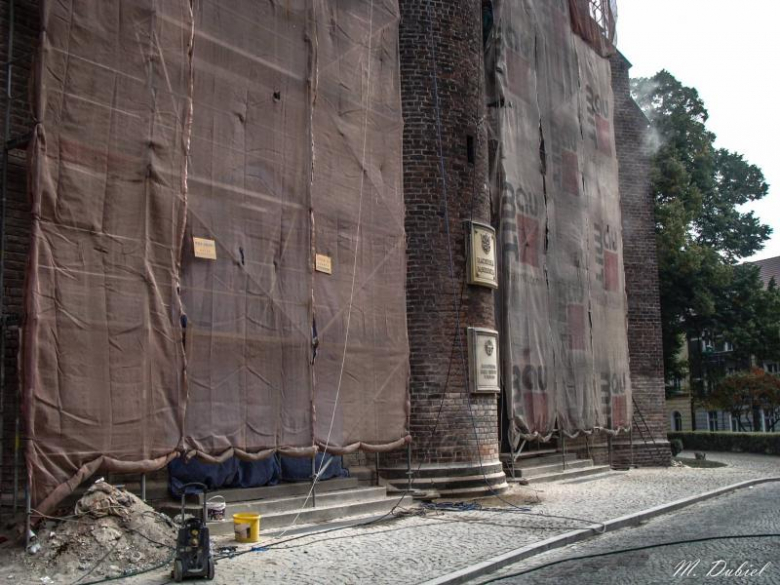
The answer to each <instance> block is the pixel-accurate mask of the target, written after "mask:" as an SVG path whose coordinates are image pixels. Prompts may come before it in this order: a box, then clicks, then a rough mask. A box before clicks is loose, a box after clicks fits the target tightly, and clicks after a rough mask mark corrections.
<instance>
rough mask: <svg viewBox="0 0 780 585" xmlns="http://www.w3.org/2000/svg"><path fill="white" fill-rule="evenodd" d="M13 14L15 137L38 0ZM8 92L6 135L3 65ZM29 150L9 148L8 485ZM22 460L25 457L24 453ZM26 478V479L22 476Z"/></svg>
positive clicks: (26, 121) (25, 108)
mask: <svg viewBox="0 0 780 585" xmlns="http://www.w3.org/2000/svg"><path fill="white" fill-rule="evenodd" d="M14 8H15V10H14V12H15V18H14V31H13V35H14V47H13V51H14V53H13V57H14V66H13V75H12V82H13V84H12V96H13V100H12V110H11V111H12V118H11V125H10V129H11V137H18V136H23V135H25V134H27V133H29V131H30V130H31V128H32V118H31V116H30V113H29V112H30V109H29V104H28V95H29V83H30V67H31V63H32V57H33V53H34V52H35V50H36V47H37V44H38V43H37V41H38V29H39V19H38V1H37V0H16V2H15V7H14ZM9 17H10V1H9V0H0V31H2V32H0V39H1V40H0V61H2V62H3V64H5V63H6V62H7V60H8V37H9V32H8V23H9ZM0 79H2V81H1V82H0V83H2V89H3V97H2V101H1V102H0V103H2V106H1V108H2V109H1V110H0V112H1V113H0V136H5V108H6V99H5V88H6V81H7V77H6V69H5V67H3V68H2V71H0ZM26 158H27V156H26V151H25V150H24V149H23V148H22V149H14V150H12V151H10V152H9V164H8V175H7V177H8V181H7V185H8V189H7V193H6V196H7V199H6V218H5V247H4V249H3V251H2V252H3V254H4V256H5V270H4V282H3V292H4V294H3V305H4V307H3V309H4V314H6V315H8V326H7V327H6V330H5V333H6V352H5V356H4V358H5V384H4V387H3V388H2V389H1V390H2V393H3V397H2V425H3V428H2V445H0V449H2V470H1V471H2V478H0V481H1V482H2V487H3V488H5V489H8V487H9V486H10V482H11V481H12V477H13V462H14V455H13V453H14V448H13V447H14V442H15V434H16V420H17V414H18V413H19V373H18V368H17V356H18V350H19V328H18V325H19V323H20V321H21V319H22V317H23V299H24V281H25V269H26V264H27V253H28V249H29V241H30V205H29V198H28V194H27V165H26ZM20 461H21V459H20ZM22 481H23V479H22Z"/></svg>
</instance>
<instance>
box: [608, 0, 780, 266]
mask: <svg viewBox="0 0 780 585" xmlns="http://www.w3.org/2000/svg"><path fill="white" fill-rule="evenodd" d="M617 45H618V49H619V50H620V51H621V52H622V53H623V54H624V55H625V56H626V58H627V59H628V60H629V61H630V62H631V64H632V65H633V67H632V68H631V76H632V77H649V76H652V75H653V74H654V73H656V72H657V71H660V70H661V69H666V70H667V71H669V72H670V73H671V74H672V75H674V76H675V77H676V78H677V79H678V80H680V81H681V82H682V83H683V84H684V85H688V86H692V87H695V88H696V89H698V90H699V95H700V97H701V98H702V100H703V101H704V104H705V106H706V107H707V110H708V111H709V114H710V118H709V120H708V122H707V127H708V128H709V129H710V130H711V131H713V132H714V133H715V134H716V135H717V140H716V142H715V145H716V146H717V147H719V148H726V149H728V150H732V151H736V152H739V153H741V154H743V155H744V156H745V158H746V159H747V161H748V162H750V163H752V164H755V165H757V166H759V167H760V168H761V169H762V170H763V171H764V176H765V178H766V181H767V183H769V194H768V195H767V196H766V197H765V198H764V199H762V200H761V201H758V202H755V203H751V204H748V205H747V206H746V208H747V209H752V210H754V211H755V212H756V214H757V215H758V216H759V218H760V219H761V221H762V222H763V223H766V224H769V225H771V226H772V228H773V234H772V238H771V239H770V240H769V241H768V242H767V243H766V246H765V248H764V249H763V250H761V251H760V252H758V253H757V254H756V255H755V256H753V257H752V258H750V260H759V259H762V258H770V257H772V256H780V148H779V147H778V145H779V144H780V1H778V0H740V1H734V0H618V39H617Z"/></svg>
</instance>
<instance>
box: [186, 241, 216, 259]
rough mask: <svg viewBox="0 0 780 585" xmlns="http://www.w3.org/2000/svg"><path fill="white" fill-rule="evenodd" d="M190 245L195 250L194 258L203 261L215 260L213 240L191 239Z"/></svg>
mask: <svg viewBox="0 0 780 585" xmlns="http://www.w3.org/2000/svg"><path fill="white" fill-rule="evenodd" d="M192 245H193V248H194V249H195V258H203V259H204V260H216V259H217V245H216V243H215V242H214V240H207V239H206V238H195V237H193V238H192Z"/></svg>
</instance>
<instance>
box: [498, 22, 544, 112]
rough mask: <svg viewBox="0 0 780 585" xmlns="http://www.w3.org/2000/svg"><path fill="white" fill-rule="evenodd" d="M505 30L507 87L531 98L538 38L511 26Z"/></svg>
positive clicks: (513, 92)
mask: <svg viewBox="0 0 780 585" xmlns="http://www.w3.org/2000/svg"><path fill="white" fill-rule="evenodd" d="M506 22H508V23H509V24H508V26H506V28H505V30H504V42H505V43H506V46H507V50H506V51H505V52H504V59H505V60H506V80H507V89H508V90H509V92H510V93H512V94H514V95H516V96H518V97H520V98H522V99H524V100H526V101H528V100H529V98H530V87H529V84H530V78H531V63H532V61H533V57H534V50H535V44H536V40H535V39H534V37H533V36H532V35H529V34H527V33H525V32H524V31H521V30H518V29H516V28H514V27H513V26H511V22H512V21H511V19H508V20H507V21H506Z"/></svg>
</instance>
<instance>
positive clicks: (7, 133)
mask: <svg viewBox="0 0 780 585" xmlns="http://www.w3.org/2000/svg"><path fill="white" fill-rule="evenodd" d="M5 4H6V14H5V18H6V22H5V25H6V60H5V62H4V63H3V66H2V69H3V75H4V79H3V81H4V83H3V98H4V100H3V102H4V103H3V152H2V163H1V164H2V166H1V167H0V197H1V200H0V358H1V359H0V520H1V519H3V518H4V517H7V516H9V515H10V516H15V515H16V514H18V513H19V512H20V511H21V506H22V494H24V500H25V501H28V498H27V494H28V489H27V479H26V478H27V475H26V473H25V472H24V469H25V464H24V449H23V443H24V441H23V437H22V425H21V386H20V384H19V377H20V373H19V368H18V366H17V368H16V376H15V377H14V379H9V376H8V362H9V361H10V360H14V359H15V356H9V355H8V353H9V349H10V348H9V341H10V340H12V339H15V340H16V344H15V346H16V348H19V347H21V328H20V324H21V316H20V314H19V313H18V312H14V311H10V310H9V307H8V305H9V298H8V297H9V295H8V294H7V291H6V287H7V285H8V283H7V280H6V270H7V268H8V267H7V257H8V249H7V243H8V238H7V236H8V234H7V231H8V225H7V224H8V196H9V181H10V179H9V173H10V172H11V167H12V161H13V162H14V163H15V170H17V171H18V169H19V167H21V168H24V167H25V161H26V147H27V144H28V143H29V141H30V136H31V132H30V131H26V132H22V133H16V132H15V131H14V130H15V129H16V128H17V127H18V126H20V124H18V123H17V122H18V116H17V115H15V114H18V112H15V108H16V107H17V106H16V103H17V102H18V101H20V100H21V101H24V102H26V97H24V96H23V94H21V92H19V90H18V88H17V87H15V85H14V71H15V68H16V67H19V66H21V69H22V70H24V69H26V68H29V62H30V59H31V55H30V54H25V53H24V52H22V54H19V55H17V52H16V50H15V49H16V47H15V45H14V43H15V41H16V24H17V9H18V7H17V0H7V2H6V3H5ZM30 4H31V3H30ZM25 8H26V9H28V10H31V11H36V10H37V8H36V7H35V6H33V5H29V6H26V7H25ZM20 94H21V97H20ZM17 363H18V362H17ZM11 419H13V421H12V424H8V423H9V422H10V421H11ZM22 484H23V486H24V487H23V489H21V488H22ZM27 507H28V506H26V508H27ZM26 511H28V510H26Z"/></svg>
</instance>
